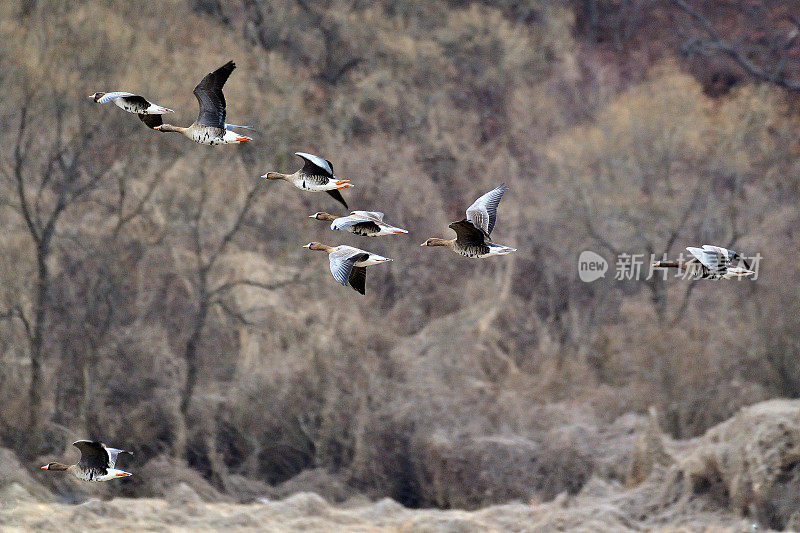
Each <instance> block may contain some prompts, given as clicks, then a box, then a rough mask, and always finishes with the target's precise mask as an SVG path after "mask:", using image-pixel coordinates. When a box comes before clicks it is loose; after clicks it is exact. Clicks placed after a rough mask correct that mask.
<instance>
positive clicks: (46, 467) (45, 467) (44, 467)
mask: <svg viewBox="0 0 800 533" xmlns="http://www.w3.org/2000/svg"><path fill="white" fill-rule="evenodd" d="M42 470H50V469H49V468H48V465H44V466H43V467H42Z"/></svg>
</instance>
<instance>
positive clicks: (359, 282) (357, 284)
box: [348, 266, 367, 294]
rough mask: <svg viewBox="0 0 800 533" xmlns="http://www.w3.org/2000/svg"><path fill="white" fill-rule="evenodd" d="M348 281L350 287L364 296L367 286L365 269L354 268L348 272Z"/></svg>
mask: <svg viewBox="0 0 800 533" xmlns="http://www.w3.org/2000/svg"><path fill="white" fill-rule="evenodd" d="M348 281H349V282H350V286H351V287H353V288H354V289H355V290H356V291H358V292H360V293H361V294H364V293H365V292H366V286H367V267H358V266H354V267H353V269H352V270H351V271H350V277H349V278H348Z"/></svg>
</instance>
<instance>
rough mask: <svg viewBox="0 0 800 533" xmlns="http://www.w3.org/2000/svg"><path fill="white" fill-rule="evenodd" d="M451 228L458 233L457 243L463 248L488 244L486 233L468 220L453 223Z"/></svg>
mask: <svg viewBox="0 0 800 533" xmlns="http://www.w3.org/2000/svg"><path fill="white" fill-rule="evenodd" d="M449 227H450V229H452V230H453V231H455V232H456V241H457V242H458V243H459V244H461V245H463V246H481V245H483V244H484V243H485V242H486V233H484V231H483V230H481V229H480V228H478V227H476V226H475V224H474V223H473V222H471V221H470V220H467V219H466V218H465V219H464V220H459V221H458V222H453V223H452V224H450V226H449Z"/></svg>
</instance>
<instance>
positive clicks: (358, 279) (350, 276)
mask: <svg viewBox="0 0 800 533" xmlns="http://www.w3.org/2000/svg"><path fill="white" fill-rule="evenodd" d="M303 248H308V249H309V250H322V251H323V252H328V260H329V261H330V267H331V274H333V279H335V280H336V281H338V282H339V283H341V284H342V285H348V284H349V285H350V286H351V287H353V289H355V290H356V291H358V292H360V293H361V294H364V293H365V285H366V280H367V267H368V266H371V265H377V264H379V263H385V262H387V261H392V259H389V258H388V257H383V256H382V255H378V254H373V253H370V252H366V251H364V250H361V249H359V248H353V247H352V246H345V245H339V246H328V245H327V244H322V243H319V242H310V243H308V244H306V245H305V246H303Z"/></svg>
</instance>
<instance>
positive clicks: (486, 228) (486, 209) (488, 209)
mask: <svg viewBox="0 0 800 533" xmlns="http://www.w3.org/2000/svg"><path fill="white" fill-rule="evenodd" d="M507 189H508V187H506V185H505V184H504V183H503V184H501V185H500V186H498V187H495V188H494V189H492V190H491V191H489V192H487V193H486V194H484V195H483V196H481V197H480V198H478V199H477V200H475V202H474V203H473V204H472V205H471V206H469V208H468V209H467V220H469V221H470V222H472V223H473V224H475V226H476V227H477V228H480V229H481V230H483V232H484V233H485V234H486V235H491V233H492V230H493V229H494V222H495V220H496V219H497V206H498V205H499V204H500V199H501V198H502V197H503V193H504V192H506V190H507Z"/></svg>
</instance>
